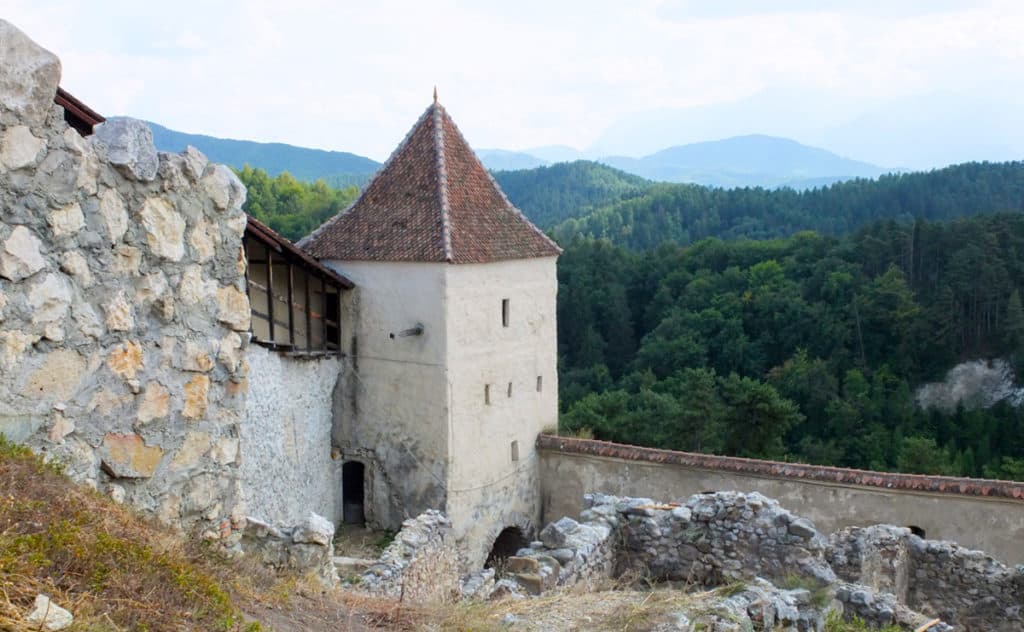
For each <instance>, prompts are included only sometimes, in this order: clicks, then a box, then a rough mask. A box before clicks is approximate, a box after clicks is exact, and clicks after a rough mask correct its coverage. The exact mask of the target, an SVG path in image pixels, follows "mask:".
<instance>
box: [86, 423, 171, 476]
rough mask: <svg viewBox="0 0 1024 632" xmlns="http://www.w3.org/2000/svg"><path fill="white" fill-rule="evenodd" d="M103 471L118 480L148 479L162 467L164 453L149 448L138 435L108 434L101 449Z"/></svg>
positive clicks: (152, 447) (153, 447)
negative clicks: (158, 467) (161, 461)
mask: <svg viewBox="0 0 1024 632" xmlns="http://www.w3.org/2000/svg"><path fill="white" fill-rule="evenodd" d="M99 453H100V459H101V460H102V466H103V469H104V470H105V471H106V472H107V473H108V474H110V475H111V476H114V477H116V478H148V477H150V476H152V475H153V473H154V472H155V471H156V468H157V466H159V465H160V459H161V458H162V457H163V454H164V451H163V450H162V449H161V448H160V447H159V446H147V445H146V443H145V441H143V439H142V437H140V436H139V435H137V434H118V433H107V434H106V435H105V436H104V437H103V445H102V446H101V447H100V451H99Z"/></svg>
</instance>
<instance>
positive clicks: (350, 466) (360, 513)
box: [341, 461, 366, 525]
mask: <svg viewBox="0 0 1024 632" xmlns="http://www.w3.org/2000/svg"><path fill="white" fill-rule="evenodd" d="M365 475H366V467H365V466H364V465H363V464H362V463H360V462H358V461H347V462H346V463H344V464H343V465H342V466H341V509H342V520H343V521H344V522H345V524H358V525H361V524H363V523H364V522H366V512H365V511H364V508H363V501H364V498H363V493H364V492H363V489H364V487H363V485H364V479H365Z"/></svg>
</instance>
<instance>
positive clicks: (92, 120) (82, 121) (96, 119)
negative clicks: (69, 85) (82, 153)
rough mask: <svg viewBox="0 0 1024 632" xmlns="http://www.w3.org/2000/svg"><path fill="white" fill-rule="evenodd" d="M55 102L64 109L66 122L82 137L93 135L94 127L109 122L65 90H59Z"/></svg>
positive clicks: (54, 98) (59, 88)
mask: <svg viewBox="0 0 1024 632" xmlns="http://www.w3.org/2000/svg"><path fill="white" fill-rule="evenodd" d="M53 102H54V103H56V104H57V105H59V106H61V107H62V108H64V120H65V121H67V124H68V125H70V126H71V127H73V128H75V130H76V131H78V133H79V134H81V135H82V136H89V135H91V134H92V132H93V128H94V127H96V126H97V125H99V124H100V123H102V122H104V121H106V120H107V119H106V118H104V117H103V116H102V115H101V114H100V113H99V112H97V111H96V110H94V109H92V108H91V107H89V106H88V105H86V104H84V103H82V102H81V101H79V100H78V99H77V98H75V96H74V95H73V94H71V93H70V92H68V91H67V90H65V89H64V88H61V87H58V88H57V94H56V96H54V97H53Z"/></svg>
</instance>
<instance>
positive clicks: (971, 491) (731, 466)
mask: <svg viewBox="0 0 1024 632" xmlns="http://www.w3.org/2000/svg"><path fill="white" fill-rule="evenodd" d="M537 448H538V449H540V450H551V451H555V452H563V453H567V454H583V455H591V456H601V457H611V458H616V459H626V460H629V461H643V462H646V463H660V464H665V465H679V466H682V467H691V468H699V469H705V470H713V471H717V472H732V473H735V474H749V475H752V476H768V477H773V478H783V479H786V478H789V479H797V480H807V481H820V482H823V483H838V484H843V485H862V486H865V487H880V488H883V489H898V490H906V491H917V492H934V493H943V494H960V495H964V496H983V497H987V498H1006V499H1010V500H1018V501H1022V502H1024V483H1018V482H1012V481H994V480H986V479H979V478H956V477H952V476H924V475H920V474H895V473H892V472H872V471H869V470H854V469H847V468H841V467H827V466H823V465H805V464H802V463H783V462H780V461H761V460H758V459H744V458H738V457H729V456H714V455H710V454H695V453H692V452H675V451H673V450H657V449H654V448H642V447H638V446H631V445H625V444H621V443H611V442H608V441H596V440H593V439H576V438H572V437H558V436H554V435H547V434H542V435H540V436H539V437H537Z"/></svg>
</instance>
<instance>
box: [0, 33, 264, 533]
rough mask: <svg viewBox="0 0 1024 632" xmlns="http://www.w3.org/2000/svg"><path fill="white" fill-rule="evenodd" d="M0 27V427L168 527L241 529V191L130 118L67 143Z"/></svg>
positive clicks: (46, 98) (35, 76) (54, 78)
mask: <svg viewBox="0 0 1024 632" xmlns="http://www.w3.org/2000/svg"><path fill="white" fill-rule="evenodd" d="M59 79H60V62H59V61H58V59H57V58H56V57H55V56H54V55H52V54H51V53H49V52H48V51H46V50H44V49H42V48H40V47H39V46H38V45H36V44H35V43H34V42H32V41H31V40H30V39H28V37H26V36H25V35H24V34H23V33H21V32H20V31H18V30H17V29H16V28H14V27H13V26H11V25H10V24H8V23H7V22H4V21H2V20H0V432H2V433H3V434H4V435H6V436H7V437H8V438H10V439H12V440H15V441H19V442H23V443H27V444H28V445H30V446H32V447H33V448H34V449H35V450H37V451H39V452H41V453H44V454H45V455H47V456H48V457H52V458H58V459H59V460H60V461H61V462H63V463H65V464H66V466H67V471H68V473H69V474H70V475H71V476H72V477H73V478H74V479H75V480H78V481H81V482H84V483H86V484H88V485H91V486H94V487H97V488H99V489H102V490H104V491H107V492H109V493H111V494H112V495H113V496H114V497H115V498H117V499H119V500H120V499H123V500H125V501H127V502H130V503H131V504H133V505H135V506H136V507H138V508H140V509H142V510H143V511H146V512H149V513H151V514H155V515H157V516H159V517H160V518H161V519H162V520H164V521H165V522H168V523H172V524H177V525H181V526H183V527H191V526H193V525H196V524H200V523H202V524H209V525H211V526H219V527H220V528H219V529H217V530H214V531H213V533H220V532H223V531H224V530H225V529H226V525H227V522H226V519H228V518H234V519H235V520H236V521H240V520H241V516H242V515H243V507H241V506H240V504H239V502H238V500H239V496H240V493H239V478H238V470H239V468H238V461H239V435H240V426H241V424H242V423H243V421H244V416H245V390H246V381H245V378H246V370H247V366H246V362H245V360H244V347H245V346H246V343H247V341H248V335H247V333H246V332H247V331H248V329H249V303H248V299H247V297H246V294H245V278H244V269H245V261H244V259H243V258H242V257H241V250H240V244H241V237H242V234H243V232H244V230H245V225H246V218H245V214H244V213H243V212H242V210H241V204H242V203H243V201H244V198H245V190H244V188H243V187H242V185H241V183H240V182H239V181H238V179H237V178H236V177H235V176H234V175H233V174H232V172H231V171H230V170H229V169H228V168H227V167H224V166H220V165H214V164H211V163H210V162H208V161H207V160H206V158H205V157H203V156H202V155H201V154H199V153H198V152H196V151H194V150H188V151H186V152H184V153H183V154H179V155H171V154H157V153H156V151H155V149H154V148H153V145H152V136H151V134H150V132H149V130H148V128H147V127H146V126H145V125H144V124H142V123H140V122H136V121H130V120H128V121H124V120H121V121H116V122H111V123H107V124H103V125H100V126H99V127H98V129H97V134H96V135H94V136H91V137H89V138H82V137H81V136H79V135H78V133H77V132H75V131H74V130H73V129H71V128H69V127H68V126H67V124H66V123H65V122H64V119H63V110H62V109H61V108H59V107H57V106H55V105H54V103H53V98H54V94H55V92H56V90H57V84H58V82H59Z"/></svg>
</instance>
